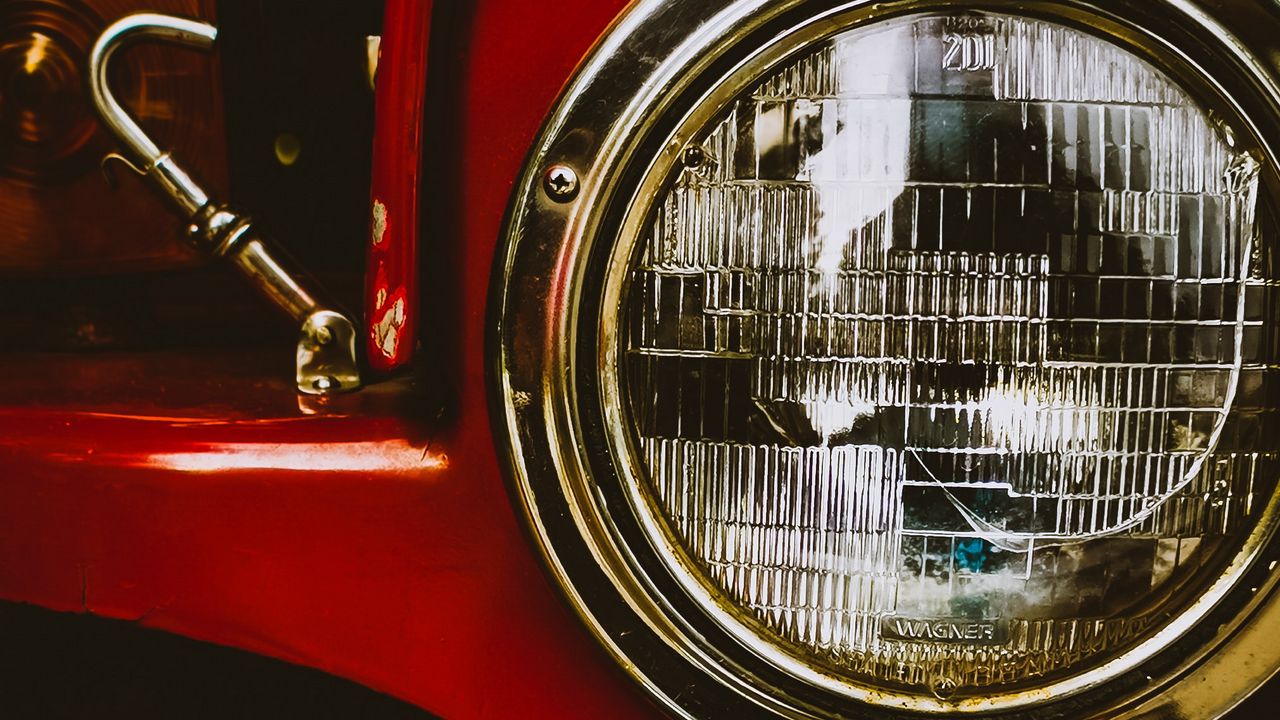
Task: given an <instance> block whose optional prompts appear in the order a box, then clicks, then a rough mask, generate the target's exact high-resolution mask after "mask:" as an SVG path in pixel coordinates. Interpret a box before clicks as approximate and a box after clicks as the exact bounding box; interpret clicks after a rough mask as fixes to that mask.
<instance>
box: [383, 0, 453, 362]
mask: <svg viewBox="0 0 1280 720" xmlns="http://www.w3.org/2000/svg"><path fill="white" fill-rule="evenodd" d="M430 27H431V0H387V3H386V10H385V16H384V20H383V26H382V43H381V46H380V53H379V57H380V59H379V62H378V78H377V86H376V87H377V90H376V92H375V101H376V105H377V108H376V113H375V116H374V136H373V158H374V159H373V178H372V190H371V193H370V201H369V203H370V227H369V241H368V245H367V251H366V252H367V264H366V268H367V270H366V277H365V294H366V295H365V322H366V324H367V327H368V329H367V330H366V332H365V351H366V355H367V357H368V360H369V366H370V367H371V368H372V369H373V371H374V372H376V373H387V372H390V371H392V370H396V369H397V368H401V367H404V366H405V365H407V364H408V363H409V361H410V360H411V359H412V357H413V351H414V344H415V343H416V342H417V325H418V255H417V248H418V242H419V238H418V229H419V228H420V227H421V226H422V223H421V219H420V218H419V208H418V192H419V187H420V183H419V172H420V169H421V165H420V164H419V163H418V162H416V159H417V158H420V157H421V156H422V148H423V145H422V122H423V110H424V105H425V98H426V83H427V47H428V39H429V35H430ZM430 240H434V241H437V242H440V241H444V240H445V238H438V237H437V238H430Z"/></svg>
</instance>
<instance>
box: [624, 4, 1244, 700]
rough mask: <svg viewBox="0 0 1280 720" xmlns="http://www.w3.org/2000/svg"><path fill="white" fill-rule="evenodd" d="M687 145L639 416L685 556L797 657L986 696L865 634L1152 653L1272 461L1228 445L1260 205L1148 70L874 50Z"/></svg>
mask: <svg viewBox="0 0 1280 720" xmlns="http://www.w3.org/2000/svg"><path fill="white" fill-rule="evenodd" d="M698 143H699V145H700V146H701V148H702V149H703V150H704V152H705V155H706V157H707V158H708V159H709V161H708V162H705V163H703V164H701V165H699V166H698V167H690V168H688V169H686V170H685V171H684V172H683V173H682V174H681V176H680V178H679V180H678V182H677V184H676V186H675V187H674V188H673V189H672V190H671V191H670V193H669V194H668V195H667V197H666V198H665V199H664V200H663V202H662V204H661V207H660V209H659V210H658V212H657V215H656V217H655V220H654V224H653V229H652V234H651V237H650V238H649V240H648V245H647V247H646V249H645V254H644V257H643V258H642V261H641V268H640V269H639V270H638V271H637V272H636V274H635V279H634V281H633V282H634V285H633V288H632V306H631V311H630V315H629V323H630V327H629V338H628V343H629V347H630V352H629V353H628V361H627V362H628V368H627V378H628V382H629V384H630V391H631V396H632V403H631V404H632V407H633V409H634V411H635V416H636V421H637V424H638V426H639V430H640V434H641V437H642V445H643V446H644V448H645V450H646V456H647V459H648V462H649V466H650V468H651V470H652V480H653V483H654V485H655V486H656V488H657V492H658V495H659V497H660V498H661V499H662V501H663V502H664V503H665V504H666V505H667V508H666V509H667V511H668V514H669V515H670V516H671V517H672V519H673V522H674V523H675V524H676V525H677V528H678V530H679V532H680V533H681V534H682V536H684V537H685V539H686V540H687V541H688V542H689V544H690V549H691V551H692V552H693V553H694V554H695V555H698V556H700V557H701V558H702V559H703V560H704V561H706V562H707V563H708V566H709V567H710V568H711V570H712V572H713V575H715V577H716V578H717V580H718V582H720V583H722V584H723V585H724V586H725V587H726V588H727V589H728V590H729V592H730V594H731V595H733V596H735V597H736V598H738V599H739V600H740V601H741V602H743V603H744V604H745V605H747V606H748V607H750V608H752V609H753V610H754V611H755V612H756V613H757V614H758V615H759V616H760V617H761V618H762V619H763V620H764V621H765V622H766V623H767V624H769V625H770V626H772V627H773V628H774V629H775V630H777V631H778V632H780V633H781V634H783V635H784V636H786V637H789V638H791V639H793V640H797V641H799V642H801V643H803V644H807V645H810V646H811V647H814V648H820V649H823V650H824V652H829V653H831V654H832V655H833V656H834V657H836V658H838V659H839V661H840V662H842V663H844V664H845V666H846V667H848V668H850V669H853V670H856V671H860V672H865V673H870V674H872V675H873V676H878V677H882V679H894V680H896V681H899V682H907V683H909V684H925V685H929V684H930V683H932V682H935V681H937V680H938V678H939V677H940V676H939V675H938V673H939V672H942V670H939V667H940V666H938V665H937V664H936V663H935V662H934V660H930V661H928V662H926V661H925V658H934V659H935V660H937V658H945V657H953V660H949V661H946V662H947V663H951V664H950V665H947V667H948V668H950V669H948V670H946V673H948V675H947V677H948V678H949V679H950V680H954V681H956V682H958V683H959V684H960V685H962V686H963V685H974V684H977V685H982V684H990V683H991V682H997V681H999V680H1000V679H1001V678H993V677H990V676H989V675H982V671H981V669H980V666H981V665H982V662H984V661H983V660H982V658H979V659H977V660H972V661H971V662H970V664H968V665H965V663H960V662H959V661H958V660H954V656H952V655H951V654H950V652H951V650H956V651H959V650H960V649H961V646H954V645H952V646H949V645H941V646H931V645H928V644H926V645H923V646H919V645H913V644H912V643H909V642H898V641H896V640H890V639H888V638H886V637H884V636H883V635H882V634H881V631H880V627H881V626H880V624H879V622H878V621H879V619H881V618H883V617H888V616H893V617H907V618H955V617H964V618H986V619H999V620H1000V621H1002V622H1008V623H1009V624H1010V628H1009V629H1010V638H1009V639H1008V640H1005V641H1001V643H998V644H999V645H1001V647H998V648H993V647H986V648H985V649H984V648H981V647H980V648H977V649H975V648H973V647H970V648H969V649H968V650H967V652H977V653H978V654H979V655H980V656H981V655H983V654H984V653H986V654H987V655H985V656H984V657H987V656H989V657H987V659H991V658H993V657H996V656H999V657H1001V658H1004V659H1005V660H1007V661H1009V662H1014V661H1013V660H1010V658H1017V657H1021V658H1024V659H1025V658H1032V657H1033V656H1034V658H1035V660H1034V662H1033V661H1032V660H1027V662H1026V663H1023V664H1022V665H1018V667H1020V668H1021V669H1017V668H1013V669H1007V671H1002V672H1003V673H1005V674H1006V675H1007V677H1005V676H1004V675H1002V676H1001V677H1002V678H1003V679H1004V680H1019V679H1022V678H1024V677H1030V676H1035V675H1039V674H1043V673H1046V672H1051V671H1053V670H1054V669H1055V668H1059V667H1065V666H1071V665H1073V664H1075V663H1077V662H1079V661H1080V659H1081V658H1082V657H1084V656H1086V655H1089V654H1093V653H1095V652H1101V651H1105V650H1111V649H1115V648H1116V647H1117V646H1119V645H1123V644H1124V643H1125V642H1127V641H1128V640H1129V639H1130V638H1131V637H1132V636H1133V634H1134V633H1138V632H1141V630H1142V629H1143V628H1144V627H1145V626H1146V624H1147V621H1146V620H1145V619H1143V618H1144V616H1129V615H1125V613H1126V612H1129V611H1130V610H1131V609H1132V608H1138V607H1140V606H1141V604H1142V602H1143V601H1144V600H1145V599H1146V598H1147V597H1148V596H1149V595H1150V594H1151V593H1152V591H1153V590H1154V589H1155V588H1157V587H1161V586H1164V585H1166V584H1167V583H1169V582H1173V581H1174V580H1176V579H1177V578H1178V577H1180V576H1185V575H1186V574H1187V573H1188V572H1189V571H1190V569H1193V568H1194V567H1196V565H1197V563H1199V562H1201V559H1200V558H1202V557H1204V556H1205V547H1207V546H1213V545H1215V544H1216V543H1217V542H1219V538H1221V537H1222V536H1223V535H1224V533H1226V532H1227V531H1228V530H1230V529H1233V528H1235V527H1237V522H1239V519H1240V517H1242V516H1244V515H1245V514H1246V513H1247V511H1248V510H1249V509H1250V507H1251V506H1250V504H1249V503H1250V502H1252V500H1251V498H1252V497H1253V493H1254V492H1256V491H1257V490H1258V489H1257V488H1255V484H1256V482H1255V480H1256V475H1255V473H1256V472H1257V468H1258V458H1259V453H1258V452H1257V451H1258V450H1260V449H1263V448H1262V447H1254V446H1247V445H1246V446H1243V447H1242V445H1241V440H1240V439H1239V437H1238V436H1239V432H1238V430H1237V429H1236V426H1232V428H1231V429H1230V432H1229V433H1228V435H1230V438H1229V439H1228V443H1229V444H1230V447H1229V448H1221V447H1219V445H1220V443H1219V441H1220V440H1221V439H1222V438H1223V437H1225V435H1224V432H1227V430H1226V428H1227V425H1229V424H1230V421H1231V420H1230V419H1231V417H1232V415H1231V414H1229V412H1228V411H1229V410H1230V409H1231V405H1232V401H1233V398H1235V399H1236V400H1239V399H1240V398H1237V397H1236V393H1237V386H1238V385H1240V383H1241V382H1242V381H1241V377H1243V376H1245V375H1247V373H1243V372H1242V369H1241V361H1242V354H1243V345H1244V339H1245V338H1246V336H1247V334H1248V333H1249V332H1250V330H1249V327H1251V326H1252V327H1257V326H1260V325H1261V320H1260V319H1257V318H1253V317H1247V316H1246V312H1245V307H1244V303H1243V301H1242V297H1243V292H1244V291H1243V286H1242V284H1241V282H1240V277H1241V275H1242V273H1241V270H1240V266H1241V263H1242V262H1243V260H1244V258H1245V257H1246V256H1247V254H1248V253H1247V242H1246V241H1247V239H1248V237H1250V227H1251V222H1252V212H1253V201H1254V187H1253V184H1252V182H1254V181H1255V180H1254V177H1253V176H1250V178H1249V179H1250V182H1249V183H1237V184H1235V185H1234V186H1232V187H1228V186H1227V185H1226V183H1225V181H1224V179H1223V175H1224V173H1226V172H1227V170H1228V169H1229V168H1230V167H1231V163H1232V156H1231V152H1230V150H1229V149H1228V148H1227V147H1226V146H1225V145H1224V144H1223V143H1222V141H1221V139H1220V137H1219V136H1218V134H1217V132H1216V131H1214V130H1213V129H1212V128H1211V126H1210V125H1209V124H1208V122H1207V120H1206V119H1205V117H1204V115H1203V113H1201V111H1200V110H1199V109H1198V108H1197V107H1195V106H1194V105H1193V104H1192V103H1191V101H1190V100H1189V99H1188V98H1187V97H1186V96H1185V95H1183V94H1182V93H1181V91H1179V90H1177V89H1176V88H1175V87H1173V86H1172V85H1171V84H1170V83H1169V82H1168V81H1167V80H1166V79H1164V78H1163V76H1161V75H1159V74H1158V73H1157V72H1156V71H1154V70H1152V69H1151V68H1150V67H1148V66H1146V65H1144V64H1142V63H1141V62H1140V61H1138V60H1136V59H1134V58H1132V57H1131V56H1129V55H1127V54H1125V53H1124V52H1123V51H1120V50H1118V49H1116V48H1113V47H1111V46H1109V45H1106V44H1105V43H1102V42H1100V41H1097V40H1093V39H1091V38H1088V37H1086V36H1084V35H1082V34H1080V33H1078V32H1075V31H1071V30H1067V29H1064V28H1060V27H1056V26H1052V25H1048V24H1044V23H1039V22H1024V21H1018V20H1013V19H1008V18H1005V19H998V20H992V19H990V18H986V19H982V18H978V17H977V16H963V17H955V18H949V19H942V18H928V19H922V20H916V21H903V22H897V23H890V24H885V25H882V26H877V27H876V28H873V29H870V30H866V31H853V32H849V33H846V34H844V35H841V36H839V37H837V38H836V39H834V40H832V41H830V42H829V43H826V44H824V45H823V46H821V47H819V48H817V49H815V50H812V51H810V52H807V53H806V54H805V55H804V56H803V57H801V58H799V59H798V60H796V61H794V62H793V63H792V64H790V65H789V66H788V67H787V68H785V69H784V70H782V71H780V72H778V73H776V74H774V75H772V76H771V77H770V78H768V79H766V80H765V81H764V82H762V83H761V84H760V85H759V86H757V87H756V88H754V89H753V90H752V91H751V93H750V94H749V96H747V97H744V98H742V99H741V100H739V101H738V102H737V103H736V104H735V105H734V106H733V108H732V109H731V110H730V111H729V113H728V116H727V117H725V118H722V120H721V121H718V122H717V123H716V124H714V125H712V126H711V127H710V129H709V130H708V131H707V132H706V133H704V134H703V135H701V136H700V137H699V140H698ZM1255 384H1256V383H1255ZM1247 392H1248V390H1247V388H1246V393H1247ZM1250 403H1252V404H1250ZM1236 404H1237V405H1238V406H1243V407H1245V408H1246V409H1247V408H1251V407H1252V408H1256V407H1258V406H1259V399H1258V393H1257V391H1256V388H1255V389H1254V391H1253V392H1252V394H1251V395H1249V396H1248V397H1245V398H1244V402H1243V404H1242V403H1240V402H1237V403H1236ZM1239 414H1240V413H1239V409H1238V408H1237V412H1236V415H1239ZM1246 414H1247V413H1246ZM1236 422H1239V421H1236ZM1267 449H1269V446H1268V448H1267ZM1241 450H1244V451H1245V452H1240V451H1241ZM1266 456H1267V457H1268V458H1269V457H1270V454H1269V453H1267V454H1266ZM1206 539H1208V540H1209V542H1208V543H1205V542H1204V541H1205V540H1206ZM1179 571H1181V573H1180V572H1179ZM1085 621H1088V622H1085ZM1089 623H1094V624H1092V625H1091V624H1089ZM1098 623H1101V624H1098ZM1054 638H1056V639H1057V641H1058V642H1060V643H1067V644H1072V645H1074V646H1078V647H1087V648H1088V650H1087V651H1079V652H1077V653H1075V654H1074V655H1072V654H1071V653H1063V652H1061V651H1060V648H1058V649H1055V648H1054V642H1051V641H1050V640H1051V639H1054ZM1069 638H1074V639H1069ZM913 653H914V654H913ZM921 653H923V654H921ZM912 658H914V660H913V659H912ZM895 662H896V663H898V666H901V665H902V664H903V663H904V662H905V663H907V664H911V663H915V664H916V665H918V666H919V667H918V668H917V669H916V670H911V671H908V670H904V669H902V668H901V667H898V668H897V669H894V667H895V666H894V663H895ZM938 662H941V661H940V660H938ZM1018 662H1022V661H1018ZM957 663H958V664H957ZM944 664H945V663H944ZM1014 664H1015V665H1016V664H1017V663H1014ZM904 673H905V674H904ZM957 674H959V675H960V676H961V677H956V675H957ZM980 677H985V678H986V679H985V680H981V679H979V678H980Z"/></svg>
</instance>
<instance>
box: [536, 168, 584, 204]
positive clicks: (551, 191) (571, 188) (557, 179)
mask: <svg viewBox="0 0 1280 720" xmlns="http://www.w3.org/2000/svg"><path fill="white" fill-rule="evenodd" d="M542 189H543V190H545V191H546V192H547V196H548V197H550V198H551V199H552V200H555V201H556V202H561V203H566V202H569V201H570V200H572V199H574V198H575V197H577V196H578V173H576V172H574V171H573V168H571V167H569V166H568V165H552V166H551V167H549V168H547V172H546V174H545V175H543V176H542Z"/></svg>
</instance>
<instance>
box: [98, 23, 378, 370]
mask: <svg viewBox="0 0 1280 720" xmlns="http://www.w3.org/2000/svg"><path fill="white" fill-rule="evenodd" d="M217 36H218V29H217V28H215V27H214V26H212V25H210V24H208V23H204V22H200V21H197V20H189V19H186V18H180V17H173V16H170V15H157V14H151V13H141V14H137V15H130V16H128V17H125V18H122V19H120V20H117V21H116V22H114V23H112V24H111V25H110V26H109V27H108V28H107V29H106V30H104V31H103V33H102V35H100V36H99V37H98V40H97V42H95V43H94V45H93V49H92V50H91V51H90V53H89V73H88V74H89V95H90V97H91V98H92V100H93V105H94V108H95V109H96V110H97V111H98V116H99V117H100V118H101V119H102V122H103V124H104V125H105V126H106V127H107V129H108V130H110V131H111V134H112V135H114V136H115V138H116V140H117V141H118V142H119V143H120V146H121V149H122V152H121V153H120V154H114V153H113V154H112V155H108V156H107V158H106V159H104V161H103V162H104V167H105V163H106V162H107V161H109V160H110V159H113V158H114V159H119V160H121V161H122V162H124V163H125V164H126V165H128V166H129V167H130V168H131V169H133V170H135V171H137V172H138V173H139V174H141V175H142V176H143V177H144V178H146V180H147V181H148V182H150V183H151V185H152V186H153V187H154V188H155V189H156V190H158V191H159V192H160V193H161V194H162V195H164V196H165V197H166V198H168V199H169V201H170V202H172V203H173V205H174V206H175V208H176V209H177V210H178V211H179V212H180V213H181V214H182V216H183V217H184V218H185V219H186V220H188V221H190V223H191V226H190V228H189V233H190V236H191V240H192V241H193V242H194V243H195V245H196V246H197V247H199V248H200V249H202V250H204V251H206V252H208V253H209V254H211V255H214V256H217V257H225V258H227V259H229V260H231V261H232V263H233V264H234V265H235V266H236V267H237V268H239V269H240V271H241V272H242V273H244V275H245V276H247V277H248V278H249V279H250V280H251V281H252V282H253V283H254V284H255V285H256V286H257V287H258V289H259V290H261V291H262V292H263V293H264V294H265V295H266V296H267V297H268V298H269V299H271V301H272V302H274V303H275V304H276V305H277V306H278V307H280V308H281V309H282V310H284V311H285V312H287V313H288V314H289V315H290V316H291V317H292V318H293V319H294V320H296V321H297V322H298V323H299V325H300V327H299V331H298V343H297V376H296V378H295V380H296V384H297V388H298V391H299V392H302V393H307V394H309V395H327V394H331V393H335V392H345V391H349V390H355V389H357V388H359V387H360V382H361V381H360V371H359V365H358V363H357V361H356V350H355V341H356V336H357V333H356V330H355V325H354V323H352V322H351V320H350V319H349V318H348V317H347V316H346V315H344V314H342V313H340V312H338V311H337V310H336V309H334V307H333V306H332V305H331V304H328V303H323V302H320V301H319V300H317V299H316V298H317V294H316V293H314V292H310V291H308V290H307V289H306V288H305V287H304V284H303V283H302V281H301V280H299V279H298V277H297V274H296V273H290V272H289V271H287V270H286V269H285V266H284V264H283V263H282V262H281V259H280V255H279V254H278V253H277V252H276V251H274V250H273V249H272V248H271V247H270V245H269V244H268V243H267V242H266V240H265V239H264V238H262V237H261V236H260V235H259V234H258V233H257V232H256V230H255V229H254V228H253V225H252V223H251V221H250V220H249V218H247V217H245V216H243V215H240V214H238V213H236V212H234V211H232V210H229V209H228V208H226V207H224V206H222V205H219V204H215V203H212V202H210V199H209V196H208V194H207V193H206V192H205V191H204V188H202V187H200V185H199V184H197V183H196V182H195V180H193V179H192V178H191V176H190V175H188V174H187V173H186V171H185V170H183V169H182V168H181V167H180V166H179V165H178V164H177V163H176V162H174V160H173V158H172V157H171V156H170V155H169V153H167V152H163V151H161V150H160V148H159V147H157V146H156V144H155V143H154V142H153V141H152V140H151V138H150V137H148V136H147V134H146V133H145V132H143V131H142V128H140V127H138V124H137V123H136V122H134V120H133V118H132V117H130V116H129V114H128V113H127V112H125V110H124V108H122V107H121V106H120V103H118V102H117V101H116V99H115V96H114V95H113V94H112V93H111V88H110V86H109V84H108V81H107V68H108V65H109V64H110V61H111V58H112V56H113V55H114V54H115V52H116V50H118V49H119V48H121V47H122V46H124V45H125V44H127V43H130V42H134V41H138V40H158V41H167V42H176V43H180V44H184V45H190V46H192V47H196V48H200V49H206V50H207V49H209V48H211V47H213V43H214V40H215V39H217Z"/></svg>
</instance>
